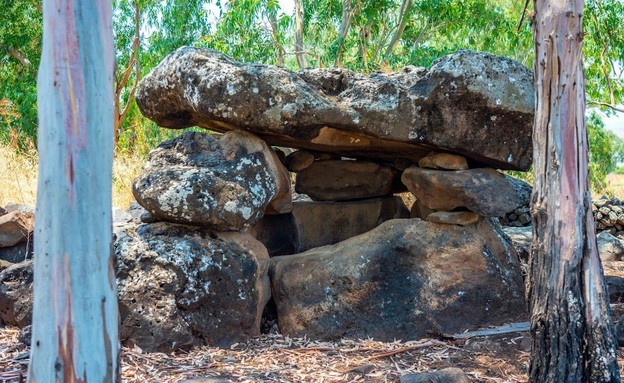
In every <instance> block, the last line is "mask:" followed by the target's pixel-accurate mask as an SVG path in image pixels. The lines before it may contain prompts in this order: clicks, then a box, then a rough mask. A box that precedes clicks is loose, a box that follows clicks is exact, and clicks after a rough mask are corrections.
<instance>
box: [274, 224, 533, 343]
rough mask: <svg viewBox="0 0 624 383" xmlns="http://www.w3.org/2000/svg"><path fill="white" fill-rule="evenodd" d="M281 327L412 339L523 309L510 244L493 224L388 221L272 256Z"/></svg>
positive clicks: (512, 317) (323, 334)
mask: <svg viewBox="0 0 624 383" xmlns="http://www.w3.org/2000/svg"><path fill="white" fill-rule="evenodd" d="M269 275H270V277H271V286H272V291H273V298H274V299H275V303H276V307H277V312H278V318H279V326H280V329H281V331H282V332H283V333H286V334H290V335H293V336H303V335H307V336H308V337H310V338H312V339H316V338H337V337H343V336H344V337H354V338H363V337H373V338H375V339H379V340H392V339H403V340H408V339H417V338H421V337H427V336H430V332H435V333H455V332H460V331H463V330H466V329H469V328H474V327H479V326H488V325H498V324H502V323H505V322H511V321H518V320H520V319H519V318H527V312H526V309H525V300H524V284H523V281H522V276H521V271H520V267H519V262H518V261H517V259H516V253H515V251H514V249H513V247H512V246H511V244H510V243H508V241H507V239H506V237H505V236H504V235H503V233H502V232H501V231H500V227H499V226H498V224H495V223H493V221H490V220H483V221H481V222H479V223H477V224H475V225H471V226H466V227H463V226H455V225H442V224H436V223H431V222H426V221H422V220H420V219H397V220H390V221H386V222H384V223H383V224H381V225H380V226H379V227H377V228H376V229H373V230H371V231H369V232H367V233H364V234H362V235H359V236H357V237H353V238H351V239H348V240H346V241H343V242H340V243H337V244H335V245H331V246H324V247H320V248H315V249H311V250H309V251H307V252H304V253H301V254H295V255H288V256H283V257H273V258H271V264H270V268H269Z"/></svg>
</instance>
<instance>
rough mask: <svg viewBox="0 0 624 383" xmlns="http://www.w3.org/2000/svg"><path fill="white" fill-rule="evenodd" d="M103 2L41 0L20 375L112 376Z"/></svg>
mask: <svg viewBox="0 0 624 383" xmlns="http://www.w3.org/2000/svg"><path fill="white" fill-rule="evenodd" d="M111 7H112V3H111V1H110V0H91V1H80V0H44V1H43V19H44V36H43V51H42V57H41V66H40V68H39V77H38V81H37V87H38V88H37V103H38V109H39V132H38V140H39V142H38V145H39V184H38V191H37V210H36V216H35V237H36V241H35V271H34V273H35V275H34V284H35V287H34V308H33V330H32V331H33V334H32V350H31V363H30V367H29V371H28V381H29V382H30V383H35V382H117V381H120V379H119V340H118V313H117V294H116V287H115V274H114V268H113V257H112V246H111V245H112V232H111V179H112V154H113V126H114V125H113V94H114V93H113V60H114V56H113V42H112V40H113V33H112V13H111Z"/></svg>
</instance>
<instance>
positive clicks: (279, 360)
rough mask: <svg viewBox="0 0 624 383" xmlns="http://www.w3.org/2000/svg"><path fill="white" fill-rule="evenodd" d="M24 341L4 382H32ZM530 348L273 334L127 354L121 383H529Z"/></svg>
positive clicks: (511, 338) (0, 349)
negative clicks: (424, 378) (426, 377)
mask: <svg viewBox="0 0 624 383" xmlns="http://www.w3.org/2000/svg"><path fill="white" fill-rule="evenodd" d="M18 334H19V330H18V329H16V328H0V371H1V372H0V382H1V383H14V382H15V383H16V382H25V381H26V380H25V375H26V369H27V364H28V349H27V347H26V346H24V345H23V344H20V343H19V341H18ZM529 348H530V338H529V336H528V333H515V334H507V335H498V336H493V337H475V338H470V339H462V340H445V341H442V340H434V339H425V340H420V341H412V342H401V341H396V342H377V341H373V340H357V341H354V340H341V341H337V342H314V341H310V340H307V339H294V338H289V337H286V336H283V335H280V334H268V335H263V336H261V337H258V338H255V339H252V340H250V341H248V342H247V343H242V344H236V345H233V346H232V347H231V348H230V349H218V348H210V347H203V348H197V349H194V350H192V351H190V352H179V353H175V354H163V353H143V352H142V351H141V350H140V349H136V348H135V349H129V348H124V349H123V350H122V380H123V381H124V382H128V383H130V382H141V383H143V382H162V383H172V382H183V381H184V380H186V379H190V378H206V377H221V378H222V379H223V382H315V383H318V382H398V381H399V377H400V376H401V375H404V374H408V373H411V372H419V371H428V370H435V369H440V368H445V367H459V368H461V369H462V370H464V372H465V373H466V374H467V375H468V377H469V378H470V380H471V381H473V382H501V383H502V382H510V383H511V382H526V381H527V372H528V368H529V357H530V355H529ZM618 356H619V361H620V366H621V367H622V366H623V365H624V349H620V350H618ZM621 371H624V370H623V369H622V368H621ZM219 381H220V380H219ZM199 382H200V381H198V383H199ZM204 382H207V381H204Z"/></svg>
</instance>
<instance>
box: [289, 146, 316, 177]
mask: <svg viewBox="0 0 624 383" xmlns="http://www.w3.org/2000/svg"><path fill="white" fill-rule="evenodd" d="M313 162H314V153H312V152H309V151H307V150H297V151H295V152H292V153H290V154H289V155H288V156H287V157H286V163H285V164H286V168H287V169H288V170H290V171H291V172H293V173H299V172H300V171H302V170H303V169H305V168H307V167H308V166H310V165H312V163H313Z"/></svg>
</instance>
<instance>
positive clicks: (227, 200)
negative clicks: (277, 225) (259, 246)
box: [132, 131, 292, 231]
mask: <svg viewBox="0 0 624 383" xmlns="http://www.w3.org/2000/svg"><path fill="white" fill-rule="evenodd" d="M279 167H283V165H282V164H281V163H280V162H279V160H277V156H275V154H274V152H273V151H272V150H271V149H270V148H269V147H268V146H267V145H266V143H264V141H262V140H261V139H259V138H258V137H257V136H254V135H253V134H251V133H247V132H243V131H232V132H228V133H226V134H224V135H223V136H221V137H219V138H218V139H215V138H213V137H212V136H211V135H208V134H202V133H197V132H187V133H184V134H183V135H181V136H179V137H177V138H175V139H173V140H170V141H167V142H164V143H162V144H160V145H159V146H158V148H156V149H155V150H153V151H152V152H151V153H150V156H149V159H148V161H147V164H146V165H145V167H144V168H143V170H142V171H141V173H140V174H139V176H138V177H137V178H136V179H135V180H134V182H133V184H132V192H133V194H134V196H135V198H136V200H137V202H138V203H139V204H140V205H141V206H143V207H144V208H145V209H146V210H147V211H148V212H149V213H150V215H151V218H152V219H153V220H160V221H169V222H175V223H182V224H191V225H196V226H204V227H209V228H211V229H214V230H224V231H227V230H240V229H242V228H244V227H246V226H252V225H253V224H255V223H256V222H257V221H258V220H259V219H260V218H261V217H262V216H263V215H264V213H265V211H266V209H267V208H268V207H269V205H270V204H271V202H273V201H277V202H278V204H277V205H276V208H275V209H274V210H275V211H277V212H282V213H285V212H288V211H290V209H291V208H292V202H291V200H290V198H291V197H290V180H289V179H288V177H287V176H286V175H285V174H284V172H285V171H286V170H285V169H280V168H279Z"/></svg>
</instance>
